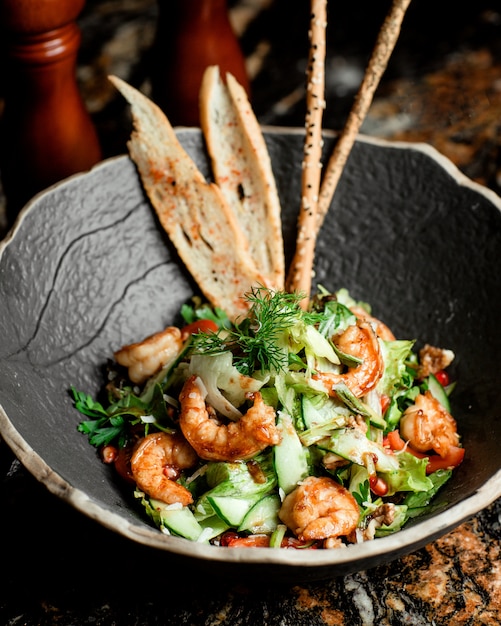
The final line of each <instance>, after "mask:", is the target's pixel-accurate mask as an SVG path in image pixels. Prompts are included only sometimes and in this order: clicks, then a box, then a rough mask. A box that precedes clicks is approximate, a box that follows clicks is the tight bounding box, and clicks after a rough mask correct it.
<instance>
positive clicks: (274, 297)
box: [194, 287, 302, 375]
mask: <svg viewBox="0 0 501 626" xmlns="http://www.w3.org/2000/svg"><path fill="white" fill-rule="evenodd" d="M246 298H247V300H248V301H249V303H250V305H251V306H250V309H249V313H248V315H247V317H245V318H244V319H243V320H242V321H240V322H236V323H235V324H234V326H233V327H232V328H230V329H224V330H222V331H220V332H218V333H207V334H205V333H200V334H198V335H197V336H196V338H195V343H194V352H198V353H204V354H216V353H219V352H223V351H225V350H230V351H231V352H232V353H233V363H234V365H235V367H236V368H237V369H238V370H239V371H240V372H241V373H242V374H247V375H250V374H252V372H254V371H256V370H261V371H262V372H266V371H276V372H278V371H281V370H283V369H284V368H285V367H286V366H287V363H288V353H287V350H286V349H285V346H284V345H283V342H281V338H282V337H283V333H284V331H285V330H287V328H290V327H291V326H293V325H294V323H295V322H296V321H297V320H298V319H299V318H300V317H301V314H302V311H301V309H300V308H299V301H300V300H301V299H302V296H301V295H298V294H296V293H287V292H285V291H272V290H270V289H268V288H266V287H255V288H252V290H251V291H250V292H249V293H247V294H246Z"/></svg>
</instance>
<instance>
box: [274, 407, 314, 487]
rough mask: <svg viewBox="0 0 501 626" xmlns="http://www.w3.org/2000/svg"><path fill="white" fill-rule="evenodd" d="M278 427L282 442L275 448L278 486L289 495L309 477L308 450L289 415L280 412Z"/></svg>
mask: <svg viewBox="0 0 501 626" xmlns="http://www.w3.org/2000/svg"><path fill="white" fill-rule="evenodd" d="M277 427H278V430H279V431H280V434H281V436H282V440H281V441H280V443H279V444H278V445H277V446H274V447H273V459H274V463H275V471H276V473H277V478H278V486H279V487H280V489H282V490H283V491H284V493H285V494H288V493H290V492H291V491H292V490H293V489H295V488H296V486H297V484H298V482H299V481H300V480H302V479H303V478H306V476H308V474H309V471H308V461H307V456H306V449H305V448H304V447H303V445H302V443H301V441H300V439H299V437H298V434H297V432H296V429H295V428H294V424H293V423H292V418H291V416H290V415H289V414H288V413H285V412H284V411H279V413H278V419H277Z"/></svg>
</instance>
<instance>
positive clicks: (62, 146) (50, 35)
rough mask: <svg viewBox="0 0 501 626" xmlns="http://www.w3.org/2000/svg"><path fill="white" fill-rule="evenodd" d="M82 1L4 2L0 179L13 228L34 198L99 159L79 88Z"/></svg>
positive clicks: (0, 14) (0, 10) (0, 5)
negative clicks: (77, 78) (78, 62)
mask: <svg viewBox="0 0 501 626" xmlns="http://www.w3.org/2000/svg"><path fill="white" fill-rule="evenodd" d="M84 4H85V0H0V24H1V28H2V30H3V33H2V42H3V47H4V50H3V51H2V52H3V54H4V56H5V58H6V61H7V63H6V69H7V76H6V81H7V82H6V85H5V109H4V113H3V117H2V120H1V123H2V127H1V131H0V132H1V134H0V152H1V154H0V158H1V160H0V175H1V176H2V183H3V186H4V191H5V195H6V199H7V216H8V220H9V222H12V221H13V220H14V218H15V216H16V215H17V213H18V211H19V210H20V208H22V206H23V205H24V204H25V203H26V202H27V200H29V199H30V198H31V197H32V196H33V195H34V194H36V193H37V192H39V191H41V190H42V189H44V188H46V187H48V186H50V185H52V184H53V183H55V182H57V181H59V180H61V179H63V178H65V177H67V176H70V175H71V174H74V173H76V172H81V171H84V170H87V169H89V168H90V167H92V166H93V165H94V164H95V163H97V162H98V161H99V160H100V159H101V150H100V146H99V141H98V137H97V133H96V130H95V127H94V125H93V123H92V121H91V118H90V116H89V114H88V112H87V110H86V108H85V105H84V103H83V100H82V97H81V94H80V92H79V89H78V85H77V82H76V59H77V54H78V49H79V46H80V41H81V37H80V30H79V28H78V26H77V24H76V18H77V17H78V15H79V13H80V12H81V10H82V9H83V7H84Z"/></svg>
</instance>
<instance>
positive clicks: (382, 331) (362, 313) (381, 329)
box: [350, 306, 395, 341]
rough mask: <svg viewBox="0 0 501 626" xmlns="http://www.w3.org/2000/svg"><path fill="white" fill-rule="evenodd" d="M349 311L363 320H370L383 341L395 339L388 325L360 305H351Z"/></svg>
mask: <svg viewBox="0 0 501 626" xmlns="http://www.w3.org/2000/svg"><path fill="white" fill-rule="evenodd" d="M350 311H351V312H352V313H353V314H354V315H356V316H357V317H358V319H360V320H363V321H364V322H370V323H371V324H372V327H373V329H374V331H375V333H376V335H377V336H378V337H380V338H381V339H384V341H395V335H394V334H393V333H392V332H391V330H390V329H389V328H388V326H387V325H386V324H385V323H384V322H382V321H381V320H378V319H377V317H374V316H372V315H370V314H369V313H367V311H366V310H365V309H363V308H362V307H361V306H352V307H351V308H350Z"/></svg>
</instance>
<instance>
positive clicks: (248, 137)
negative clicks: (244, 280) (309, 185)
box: [200, 66, 285, 289]
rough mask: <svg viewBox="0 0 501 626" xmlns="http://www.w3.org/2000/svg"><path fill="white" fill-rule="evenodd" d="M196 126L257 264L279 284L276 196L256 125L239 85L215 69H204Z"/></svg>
mask: <svg viewBox="0 0 501 626" xmlns="http://www.w3.org/2000/svg"><path fill="white" fill-rule="evenodd" d="M200 125H201V127H202V130H203V133H204V136H205V140H206V143H207V150H208V152H209V154H210V157H211V160H212V170H213V174H214V178H215V181H216V183H217V184H218V186H219V188H220V189H221V191H222V192H223V194H224V197H225V198H226V200H227V201H228V204H229V205H230V207H231V208H232V210H233V212H234V214H235V215H236V217H237V219H238V222H239V224H240V226H241V228H242V230H243V232H244V234H245V236H246V238H247V240H248V242H249V249H250V254H251V256H252V258H253V260H254V262H255V263H256V265H257V267H258V269H259V270H260V271H261V272H262V273H263V274H264V275H265V276H266V277H267V278H268V282H269V283H271V284H272V285H274V286H275V288H277V289H283V288H284V265H285V262H284V246H283V240H282V223H281V208H280V200H279V197H278V193H277V188H276V184H275V178H274V175H273V171H272V168H271V161H270V157H269V154H268V149H267V147H266V143H265V141H264V137H263V134H262V132H261V128H260V126H259V124H258V122H257V119H256V117H255V115H254V112H253V110H252V107H251V105H250V103H249V100H248V98H247V94H246V93H245V90H244V89H243V87H242V86H241V85H240V84H239V83H238V82H237V80H236V79H235V78H234V77H233V76H232V75H231V74H227V75H226V84H224V82H223V80H222V78H221V75H220V73H219V68H218V67H217V66H210V67H208V68H207V69H206V71H205V74H204V77H203V80H202V85H201V89H200Z"/></svg>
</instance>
